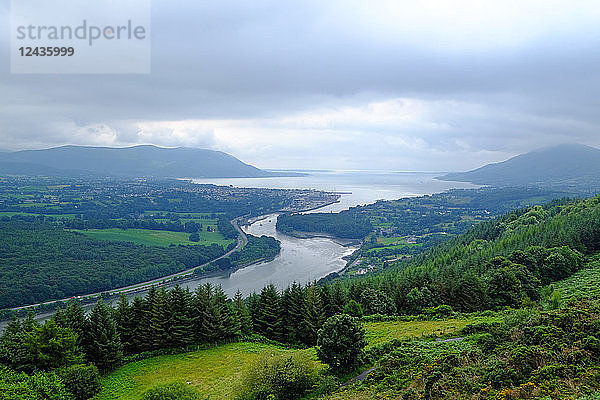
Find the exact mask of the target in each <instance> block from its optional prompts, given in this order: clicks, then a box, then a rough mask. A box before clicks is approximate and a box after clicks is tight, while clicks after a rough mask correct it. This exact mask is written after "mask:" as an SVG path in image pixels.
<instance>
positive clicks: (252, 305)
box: [248, 292, 260, 333]
mask: <svg viewBox="0 0 600 400" xmlns="http://www.w3.org/2000/svg"><path fill="white" fill-rule="evenodd" d="M259 303H260V296H259V295H257V294H256V293H255V292H254V293H252V294H251V295H250V297H248V314H250V320H251V322H252V330H253V331H254V332H257V333H258V309H259Z"/></svg>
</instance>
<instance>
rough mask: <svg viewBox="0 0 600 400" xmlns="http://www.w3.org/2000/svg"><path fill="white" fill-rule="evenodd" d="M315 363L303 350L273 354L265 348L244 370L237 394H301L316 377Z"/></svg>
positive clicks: (252, 397) (251, 397) (262, 398)
mask: <svg viewBox="0 0 600 400" xmlns="http://www.w3.org/2000/svg"><path fill="white" fill-rule="evenodd" d="M314 364H315V363H314V361H312V360H310V358H309V357H308V356H307V355H306V354H304V353H294V354H289V353H286V354H279V355H273V354H271V352H270V351H264V352H263V353H262V354H260V355H259V357H258V360H257V361H256V362H254V363H253V364H252V365H250V366H249V368H248V370H247V371H246V373H245V375H244V377H243V379H242V387H241V390H240V397H241V398H242V399H247V400H266V399H268V400H278V399H295V398H298V397H301V396H302V395H304V394H305V393H306V391H308V390H309V389H310V388H312V386H313V385H314V384H315V382H316V381H317V372H316V370H315V365H314Z"/></svg>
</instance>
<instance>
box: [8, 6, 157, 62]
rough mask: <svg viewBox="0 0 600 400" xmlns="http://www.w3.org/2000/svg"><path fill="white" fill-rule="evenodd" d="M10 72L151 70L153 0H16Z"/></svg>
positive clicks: (13, 8) (12, 8)
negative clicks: (151, 15)
mask: <svg viewBox="0 0 600 400" xmlns="http://www.w3.org/2000/svg"><path fill="white" fill-rule="evenodd" d="M10 16H11V58H10V62H11V65H10V67H11V72H12V73H25V74H27V73H92V74H93V73H99V74H105V73H130V74H131V73H133V74H135V73H138V74H139V73H141V74H144V73H150V51H151V46H150V0H127V1H123V0H86V1H80V0H52V1H48V0H12V2H11V11H10Z"/></svg>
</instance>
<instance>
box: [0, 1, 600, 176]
mask: <svg viewBox="0 0 600 400" xmlns="http://www.w3.org/2000/svg"><path fill="white" fill-rule="evenodd" d="M49 1H51V0H49ZM73 1H75V0H73ZM9 6H10V2H9V1H8V0H0V47H1V48H2V51H1V52H0V149H8V150H16V149H25V148H27V149H37V148H47V147H52V146H57V145H63V144H80V145H106V146H128V145H134V144H155V145H160V146H169V147H170V146H189V147H201V148H210V149H216V150H222V151H225V152H228V153H230V154H233V155H235V156H236V157H238V158H240V159H242V160H244V161H246V162H249V163H252V164H254V165H256V166H259V167H263V168H313V169H315V168H332V169H390V170H421V171H425V170H429V171H442V170H464V169H470V168H473V167H477V166H480V165H481V164H484V163H487V162H492V161H500V160H503V159H506V158H508V157H510V156H512V155H515V154H518V153H521V152H524V151H528V150H532V149H535V148H539V147H544V146H549V145H553V144H559V143H567V142H577V143H584V144H588V145H593V146H598V147H600V2H599V1H598V0H590V1H578V0H561V1H556V0H540V1H537V0H518V1H513V0H501V1H492V0H473V1H466V0H436V1H433V0H419V1H413V0H410V1H409V0H407V1H401V0H396V1H374V0H369V1H358V0H357V1H353V0H344V1H341V0H340V1H337V0H327V1H322V0H314V1H313V0H302V1H281V0H273V1H263V0H252V1H230V0H219V1H216V0H215V1H204V0H200V1H199V0H169V1H167V0H153V2H152V24H151V40H152V64H151V70H152V72H151V73H150V74H142V75H118V74H112V75H108V74H104V75H89V74H88V75H85V74H83V75H70V74H64V75H55V74H50V75H30V74H27V75H24V74H11V73H10V62H9V57H10V55H9V42H10V40H9V37H10V32H9V23H8V21H9ZM61 12H66V13H68V12H69V11H68V10H61Z"/></svg>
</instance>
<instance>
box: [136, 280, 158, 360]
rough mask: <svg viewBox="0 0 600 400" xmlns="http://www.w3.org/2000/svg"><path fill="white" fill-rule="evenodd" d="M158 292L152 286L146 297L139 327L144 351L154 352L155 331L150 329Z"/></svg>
mask: <svg viewBox="0 0 600 400" xmlns="http://www.w3.org/2000/svg"><path fill="white" fill-rule="evenodd" d="M157 292H158V290H157V289H156V287H155V286H152V287H151V288H150V290H149V291H148V293H146V296H144V315H143V317H142V319H141V322H142V324H141V325H140V326H139V330H140V336H139V337H140V341H141V344H142V349H143V350H152V349H153V348H154V343H155V338H154V336H155V335H154V331H153V330H152V328H151V327H150V320H151V319H152V305H153V304H155V303H156V294H157Z"/></svg>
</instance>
